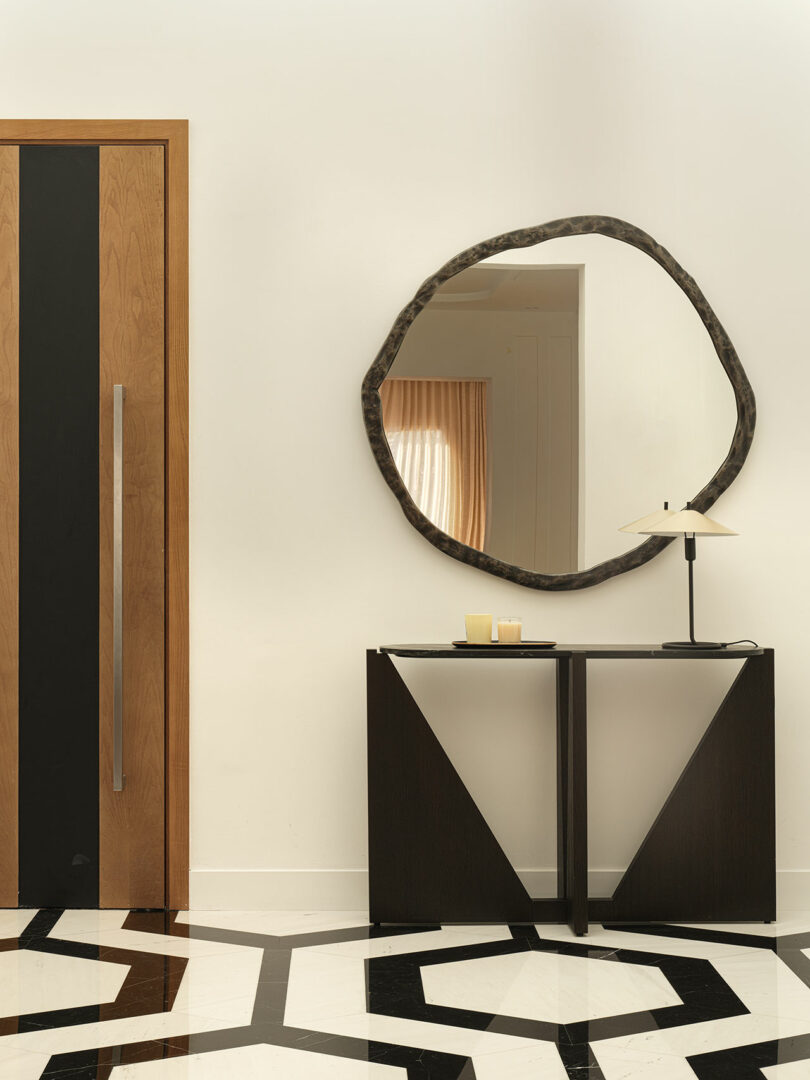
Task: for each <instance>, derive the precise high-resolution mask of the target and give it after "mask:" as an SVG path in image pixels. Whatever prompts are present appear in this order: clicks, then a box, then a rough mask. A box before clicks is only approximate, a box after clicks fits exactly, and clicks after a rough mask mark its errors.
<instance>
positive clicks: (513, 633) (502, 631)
mask: <svg viewBox="0 0 810 1080" xmlns="http://www.w3.org/2000/svg"><path fill="white" fill-rule="evenodd" d="M522 630H523V623H522V622H521V620H520V619H512V618H510V619H498V641H511V642H515V641H520V640H521V637H520V635H521V632H522Z"/></svg>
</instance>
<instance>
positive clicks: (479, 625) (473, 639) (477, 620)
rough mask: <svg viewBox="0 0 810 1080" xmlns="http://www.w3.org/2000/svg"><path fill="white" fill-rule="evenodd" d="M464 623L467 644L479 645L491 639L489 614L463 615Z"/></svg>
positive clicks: (490, 618)
mask: <svg viewBox="0 0 810 1080" xmlns="http://www.w3.org/2000/svg"><path fill="white" fill-rule="evenodd" d="M464 624H465V626H466V628H467V642H468V644H470V645H476V644H477V645H481V644H483V643H484V642H486V643H487V644H489V643H490V642H491V641H492V616H491V615H465V616H464Z"/></svg>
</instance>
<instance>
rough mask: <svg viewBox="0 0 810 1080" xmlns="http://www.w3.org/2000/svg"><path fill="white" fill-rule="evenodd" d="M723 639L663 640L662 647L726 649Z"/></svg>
mask: <svg viewBox="0 0 810 1080" xmlns="http://www.w3.org/2000/svg"><path fill="white" fill-rule="evenodd" d="M725 647H726V646H725V643H724V642H722V641H663V642H662V643H661V648H662V649H697V650H700V649H725Z"/></svg>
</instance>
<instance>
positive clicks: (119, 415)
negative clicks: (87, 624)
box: [113, 385, 127, 791]
mask: <svg viewBox="0 0 810 1080" xmlns="http://www.w3.org/2000/svg"><path fill="white" fill-rule="evenodd" d="M126 396H127V390H126V387H125V386H119V385H116V386H114V387H113V791H123V790H124V398H125V397H126Z"/></svg>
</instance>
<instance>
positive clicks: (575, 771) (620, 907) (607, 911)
mask: <svg viewBox="0 0 810 1080" xmlns="http://www.w3.org/2000/svg"><path fill="white" fill-rule="evenodd" d="M391 656H402V657H415V658H418V659H423V660H431V659H443V660H455V661H457V662H460V661H463V660H471V659H474V660H491V661H506V660H511V661H517V660H524V661H526V660H540V661H553V662H554V663H555V664H556V666H557V879H558V889H557V897H556V898H551V899H532V898H531V897H530V896H529V894H528V893H527V891H526V889H525V887H524V886H523V884H522V882H521V881H520V879H519V878H518V876H517V874H516V873H515V870H514V869H513V867H512V866H511V864H510V863H509V860H508V859H507V858H506V855H505V854H504V852H503V850H502V848H501V847H500V845H499V844H498V842H497V840H496V839H495V837H494V835H493V834H492V831H491V829H490V828H489V826H488V825H487V823H486V821H485V820H484V818H483V816H482V815H481V812H480V810H479V809H478V807H477V806H476V804H475V802H474V801H473V799H472V797H471V796H470V794H469V792H468V791H467V789H466V788H465V786H464V784H463V783H462V781H461V779H460V777H459V775H458V773H457V772H456V770H455V769H454V768H453V765H452V764H451V762H450V760H449V759H448V757H447V755H446V754H445V752H444V750H443V749H442V747H441V745H440V744H439V742H438V740H437V738H436V736H435V735H434V733H433V731H432V730H431V728H430V726H429V724H428V723H427V721H426V720H425V717H424V716H423V715H422V713H421V711H420V709H419V707H418V706H417V704H416V702H415V701H414V700H413V698H412V696H411V694H410V693H409V691H408V688H407V686H406V685H405V683H404V681H403V680H402V678H401V677H400V675H399V673H398V672H397V670H396V668H395V667H394V665H393V663H392V662H391V659H390V657H391ZM630 659H632V660H652V659H655V660H670V661H678V660H702V661H709V660H740V659H744V660H745V663H744V664H743V666H742V668H741V670H740V672H739V674H738V676H737V678H736V679H735V681H734V684H733V685H732V687H731V689H730V690H729V692H728V694H727V695H726V697H725V699H724V700H723V702H722V704H721V705H720V707H719V709H718V710H717V712H716V714H715V716H714V719H713V720H712V721H711V723H710V724H709V726H708V728H707V729H706V732H705V734H704V735H703V737H702V739H701V740H700V743H699V744H698V746H697V749H696V750H695V752H694V753H693V754H692V757H691V758H690V760H689V762H688V763H687V765H686V767H685V769H684V771H683V773H682V774H681V776H680V778H679V779H678V781H677V783H676V784H675V787H674V788H673V789H672V792H671V793H670V795H669V798H668V799H667V801H666V803H665V804H664V806H663V809H662V810H661V812H660V813H659V815H658V817H657V818H656V819H655V821H654V822H653V824H652V826H651V828H650V830H649V832H648V833H647V836H646V838H645V839H644V841H643V843H642V845H641V847H640V848H639V849H638V851H637V852H636V854H635V856H634V857H633V860H632V861H631V863H630V866H629V867H628V869H627V870H626V872H625V874H624V876H623V878H622V880H621V881H620V883H619V885H618V887H617V888H616V890H615V892H614V893H613V895H612V896H611V897H604V898H589V897H588V803H587V776H588V771H587V699H586V670H587V662H588V660H630ZM367 680H368V682H367V685H368V777H369V908H370V918H371V921H372V922H375V923H379V922H386V923H424V922H427V923H439V922H567V923H568V924H569V925H570V926H571V928H572V930H573V931H574V932H575V933H577V934H583V933H586V932H587V927H588V919H589V918H590V919H592V920H594V921H598V922H711V921H734V922H738V921H769V920H772V919H775V918H776V877H775V814H774V691H773V650H772V649H759V648H737V647H734V648H728V649H717V650H711V651H708V650H707V651H705V652H691V651H687V650H684V651H681V650H674V649H662V648H661V647H660V646H657V645H559V646H557V647H556V648H553V649H532V648H530V647H526V648H520V649H502V650H501V649H494V648H483V649H481V648H479V649H476V648H474V647H469V648H454V647H453V646H451V645H390V646H383V647H381V648H380V649H379V651H375V650H369V651H368V653H367Z"/></svg>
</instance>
